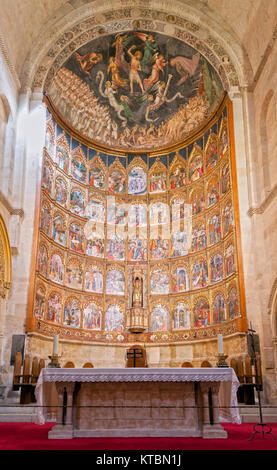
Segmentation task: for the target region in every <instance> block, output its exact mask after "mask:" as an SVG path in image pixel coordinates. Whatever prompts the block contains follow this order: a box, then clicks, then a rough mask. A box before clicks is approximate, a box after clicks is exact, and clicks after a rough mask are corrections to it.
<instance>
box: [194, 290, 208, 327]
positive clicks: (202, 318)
mask: <svg viewBox="0 0 277 470" xmlns="http://www.w3.org/2000/svg"><path fill="white" fill-rule="evenodd" d="M208 325H210V305H209V302H208V300H207V299H206V298H205V297H202V298H201V297H200V298H198V300H196V302H195V304H194V306H193V326H194V327H195V328H200V327H203V326H208Z"/></svg>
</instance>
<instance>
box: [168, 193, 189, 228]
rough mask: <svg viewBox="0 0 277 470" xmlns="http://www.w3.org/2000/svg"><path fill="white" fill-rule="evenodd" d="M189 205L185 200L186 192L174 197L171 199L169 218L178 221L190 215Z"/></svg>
mask: <svg viewBox="0 0 277 470" xmlns="http://www.w3.org/2000/svg"><path fill="white" fill-rule="evenodd" d="M191 215H192V214H191V206H190V204H187V202H186V193H185V192H183V193H181V194H180V195H179V196H177V197H174V198H173V199H172V201H171V220H172V222H178V221H181V220H183V219H187V218H189V217H190V216H191Z"/></svg>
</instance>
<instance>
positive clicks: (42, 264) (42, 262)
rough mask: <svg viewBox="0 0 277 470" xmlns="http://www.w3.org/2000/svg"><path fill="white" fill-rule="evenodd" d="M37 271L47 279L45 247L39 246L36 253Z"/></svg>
mask: <svg viewBox="0 0 277 470" xmlns="http://www.w3.org/2000/svg"><path fill="white" fill-rule="evenodd" d="M38 271H39V273H40V274H41V275H42V276H44V277H47V272H48V253H47V248H46V246H45V245H41V246H40V248H39V253H38Z"/></svg>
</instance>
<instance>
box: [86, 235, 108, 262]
mask: <svg viewBox="0 0 277 470" xmlns="http://www.w3.org/2000/svg"><path fill="white" fill-rule="evenodd" d="M86 254H87V255H89V256H94V257H95V258H103V257H104V241H103V239H102V238H92V239H89V240H87V247H86Z"/></svg>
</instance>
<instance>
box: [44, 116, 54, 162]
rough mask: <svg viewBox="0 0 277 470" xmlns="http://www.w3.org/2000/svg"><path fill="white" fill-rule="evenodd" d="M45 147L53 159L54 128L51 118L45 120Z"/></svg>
mask: <svg viewBox="0 0 277 470" xmlns="http://www.w3.org/2000/svg"><path fill="white" fill-rule="evenodd" d="M45 147H46V150H47V153H48V155H49V156H50V157H51V158H52V159H54V156H55V129H54V124H53V120H52V118H48V119H47V121H46V132H45Z"/></svg>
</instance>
